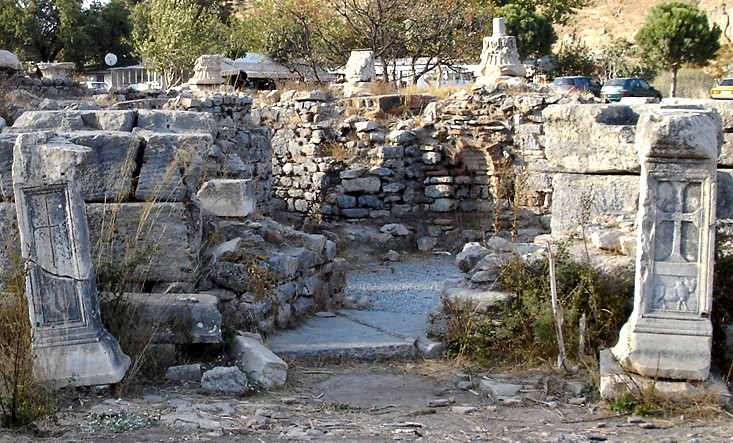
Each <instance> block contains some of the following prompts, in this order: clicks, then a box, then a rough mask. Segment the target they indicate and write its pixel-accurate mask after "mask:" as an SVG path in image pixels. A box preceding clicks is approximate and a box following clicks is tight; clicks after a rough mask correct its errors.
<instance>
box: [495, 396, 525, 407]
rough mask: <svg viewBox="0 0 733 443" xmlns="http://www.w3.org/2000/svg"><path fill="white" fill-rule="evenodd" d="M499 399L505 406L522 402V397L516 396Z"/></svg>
mask: <svg viewBox="0 0 733 443" xmlns="http://www.w3.org/2000/svg"><path fill="white" fill-rule="evenodd" d="M499 401H500V402H501V403H502V404H504V405H506V406H517V405H521V404H522V399H521V398H518V397H505V398H500V399H499Z"/></svg>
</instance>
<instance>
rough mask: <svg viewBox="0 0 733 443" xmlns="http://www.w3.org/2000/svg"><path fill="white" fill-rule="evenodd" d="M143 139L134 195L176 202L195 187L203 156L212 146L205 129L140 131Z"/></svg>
mask: <svg viewBox="0 0 733 443" xmlns="http://www.w3.org/2000/svg"><path fill="white" fill-rule="evenodd" d="M137 134H138V135H140V136H142V137H143V138H144V139H145V140H146V146H145V153H144V154H143V161H142V166H141V168H140V178H139V179H138V183H137V188H136V190H135V198H136V199H138V200H143V201H167V202H180V201H184V200H185V199H186V198H190V197H191V196H192V195H194V194H195V193H196V190H198V187H199V182H200V180H201V173H202V167H203V164H204V159H205V158H206V157H207V155H208V153H209V150H210V149H211V146H212V142H213V140H212V138H211V136H210V135H209V134H205V133H190V134H174V133H155V132H147V131H140V132H138V133H137Z"/></svg>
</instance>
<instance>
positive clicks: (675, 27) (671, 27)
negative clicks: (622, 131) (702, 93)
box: [636, 2, 721, 97]
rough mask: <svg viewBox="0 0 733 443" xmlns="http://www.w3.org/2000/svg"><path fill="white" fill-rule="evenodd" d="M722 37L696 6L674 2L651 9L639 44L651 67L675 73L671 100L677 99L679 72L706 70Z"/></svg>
mask: <svg viewBox="0 0 733 443" xmlns="http://www.w3.org/2000/svg"><path fill="white" fill-rule="evenodd" d="M720 34H721V31H720V28H718V26H717V25H714V26H713V27H712V28H710V26H709V24H708V18H707V16H706V15H705V14H704V13H702V12H700V10H698V8H697V6H694V5H692V4H688V3H682V2H672V3H663V4H661V5H658V6H655V7H654V8H652V10H651V11H650V12H649V15H648V16H647V18H646V20H645V22H644V25H643V26H642V28H641V29H640V30H639V32H638V33H637V34H636V42H637V44H638V45H639V46H640V48H641V49H642V50H643V51H644V53H645V57H646V59H647V60H648V61H649V62H650V63H651V64H652V65H654V66H658V67H659V68H662V69H667V70H670V71H671V72H672V85H671V88H670V96H671V97H675V94H676V90H677V71H678V70H679V69H680V68H681V67H682V66H684V65H690V66H705V65H706V64H707V63H708V61H709V60H710V59H712V58H713V57H715V53H716V52H717V51H718V49H719V48H720V42H719V39H720Z"/></svg>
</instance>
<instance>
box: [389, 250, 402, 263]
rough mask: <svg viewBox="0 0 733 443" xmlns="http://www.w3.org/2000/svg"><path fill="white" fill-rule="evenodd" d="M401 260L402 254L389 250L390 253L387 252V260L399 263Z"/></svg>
mask: <svg viewBox="0 0 733 443" xmlns="http://www.w3.org/2000/svg"><path fill="white" fill-rule="evenodd" d="M399 259H400V253H399V252H397V251H393V250H391V249H390V250H389V252H387V260H389V261H392V262H394V261H397V260H399Z"/></svg>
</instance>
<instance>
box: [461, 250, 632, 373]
mask: <svg viewBox="0 0 733 443" xmlns="http://www.w3.org/2000/svg"><path fill="white" fill-rule="evenodd" d="M549 263H550V262H549V259H548V258H547V257H546V258H544V259H542V260H540V261H537V262H535V263H526V262H524V261H522V260H521V259H519V258H513V259H511V260H509V261H508V262H507V263H506V264H505V265H503V266H502V269H501V276H500V283H501V286H502V288H504V291H505V292H509V293H511V294H513V296H512V297H511V298H510V300H509V301H508V302H507V303H504V304H502V305H500V306H498V307H497V308H495V312H494V313H492V316H491V318H485V319H478V318H476V316H474V315H471V314H470V313H469V314H463V315H464V318H460V319H457V320H455V322H453V323H452V324H451V325H449V337H448V341H449V343H448V350H449V353H452V354H453V355H459V354H460V355H465V356H468V357H470V358H472V359H474V360H476V361H478V362H479V363H482V364H489V363H490V364H500V365H517V364H520V365H521V364H536V363H539V362H544V361H553V360H555V359H556V358H557V355H558V344H557V338H556V335H555V320H554V318H553V314H552V304H551V293H550V277H549V275H550V265H549ZM555 265H556V275H557V291H558V298H559V301H560V305H561V306H562V309H563V314H564V329H563V336H564V338H565V346H566V350H567V352H568V358H569V359H571V360H572V359H577V360H579V359H582V358H583V357H584V356H583V355H578V348H579V337H580V335H581V334H580V327H579V323H580V319H581V317H582V316H583V314H585V315H586V332H585V337H586V338H585V340H584V343H583V344H584V346H585V349H590V350H595V349H596V348H598V347H601V346H611V345H613V344H615V342H616V341H617V340H618V331H619V329H620V328H621V326H622V325H623V323H624V322H625V321H626V320H627V318H628V316H629V314H630V313H631V308H632V301H633V289H634V273H633V270H631V269H628V268H626V269H619V270H617V271H616V272H614V273H612V274H607V273H603V272H601V271H599V270H598V269H595V268H593V267H592V266H591V265H589V264H586V263H579V262H578V261H576V260H574V259H572V258H571V257H570V254H569V253H568V251H567V248H565V247H562V246H561V247H559V248H558V251H557V252H556V257H555ZM453 308H455V307H453ZM449 309H450V308H449ZM452 311H454V312H455V311H456V309H452ZM462 312H465V310H463V311H462ZM459 325H460V327H458V326H459Z"/></svg>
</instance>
